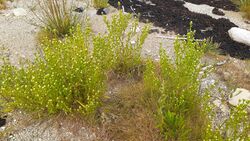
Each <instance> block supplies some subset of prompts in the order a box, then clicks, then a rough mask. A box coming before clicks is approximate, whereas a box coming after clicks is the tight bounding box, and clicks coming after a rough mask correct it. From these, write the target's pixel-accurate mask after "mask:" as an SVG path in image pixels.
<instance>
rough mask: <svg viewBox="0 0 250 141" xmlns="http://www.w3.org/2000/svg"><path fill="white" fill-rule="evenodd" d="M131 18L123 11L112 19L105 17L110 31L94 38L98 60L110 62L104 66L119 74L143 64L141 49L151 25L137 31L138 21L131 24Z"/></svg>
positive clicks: (128, 71)
mask: <svg viewBox="0 0 250 141" xmlns="http://www.w3.org/2000/svg"><path fill="white" fill-rule="evenodd" d="M131 18H132V17H131V15H130V14H123V13H122V11H120V12H119V14H118V15H114V16H113V17H112V20H111V21H108V20H107V18H106V17H105V18H104V21H105V23H106V25H107V28H108V33H107V34H105V35H98V36H96V37H95V38H94V55H96V56H99V57H96V58H99V60H97V61H98V62H100V63H101V62H109V63H106V64H105V63H104V64H103V68H104V69H106V70H110V69H112V70H113V71H114V72H116V73H117V74H127V73H130V72H131V71H134V70H135V69H136V68H137V67H139V66H140V65H141V64H142V59H141V49H142V45H143V43H144V41H145V39H146V37H147V35H148V29H149V27H148V26H145V27H143V28H142V29H141V31H140V33H137V32H136V30H137V29H138V21H137V20H134V21H132V25H131V26H130V25H129V22H130V21H131ZM128 27H130V28H129V29H128ZM133 41H134V43H133ZM104 54H105V55H104Z"/></svg>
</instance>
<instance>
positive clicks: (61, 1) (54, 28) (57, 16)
mask: <svg viewBox="0 0 250 141" xmlns="http://www.w3.org/2000/svg"><path fill="white" fill-rule="evenodd" d="M71 5H72V4H71ZM38 6H39V8H40V13H39V14H37V13H35V15H36V17H37V18H38V19H39V21H40V22H41V23H42V25H41V26H42V27H43V30H44V32H45V33H46V34H48V35H47V36H50V37H60V38H61V37H64V36H65V35H68V34H70V33H71V31H70V30H73V29H74V28H75V27H76V25H77V24H80V18H79V16H77V15H76V14H74V13H73V9H72V8H73V7H72V6H69V4H68V3H67V0H38Z"/></svg>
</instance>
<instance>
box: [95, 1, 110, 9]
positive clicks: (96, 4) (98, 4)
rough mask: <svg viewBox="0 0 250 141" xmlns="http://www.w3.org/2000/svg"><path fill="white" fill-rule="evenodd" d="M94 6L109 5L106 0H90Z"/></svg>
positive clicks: (102, 6) (104, 6) (103, 6)
mask: <svg viewBox="0 0 250 141" xmlns="http://www.w3.org/2000/svg"><path fill="white" fill-rule="evenodd" d="M92 3H93V6H94V7H95V8H106V7H108V6H109V4H108V0H92Z"/></svg>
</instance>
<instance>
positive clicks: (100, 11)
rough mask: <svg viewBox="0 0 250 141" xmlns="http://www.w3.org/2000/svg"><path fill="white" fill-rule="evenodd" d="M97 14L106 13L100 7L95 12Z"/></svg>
mask: <svg viewBox="0 0 250 141" xmlns="http://www.w3.org/2000/svg"><path fill="white" fill-rule="evenodd" d="M96 14H97V15H107V13H106V12H105V11H104V8H100V9H98V10H97V12H96Z"/></svg>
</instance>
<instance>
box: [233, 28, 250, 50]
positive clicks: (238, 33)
mask: <svg viewBox="0 0 250 141" xmlns="http://www.w3.org/2000/svg"><path fill="white" fill-rule="evenodd" d="M228 33H229V36H230V37H231V38H232V40H234V41H236V42H239V43H243V44H246V45H248V46H250V31H248V30H245V29H241V28H238V27H232V28H231V29H230V30H228Z"/></svg>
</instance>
